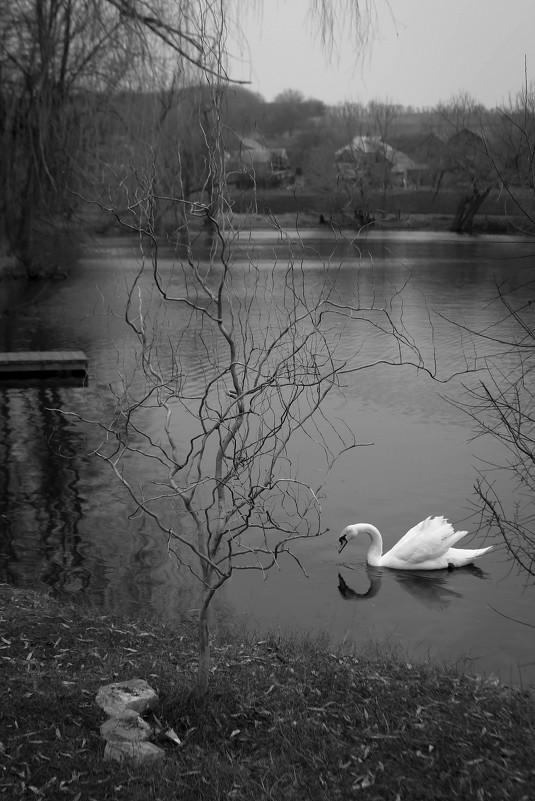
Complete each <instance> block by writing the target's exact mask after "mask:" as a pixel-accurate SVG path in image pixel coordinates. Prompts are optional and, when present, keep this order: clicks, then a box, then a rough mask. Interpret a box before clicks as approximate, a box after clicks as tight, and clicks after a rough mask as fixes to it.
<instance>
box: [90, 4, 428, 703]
mask: <svg viewBox="0 0 535 801" xmlns="http://www.w3.org/2000/svg"><path fill="white" fill-rule="evenodd" d="M112 5H113V6H114V7H119V6H121V8H122V10H123V12H124V14H125V15H127V16H128V13H130V12H129V9H128V8H123V6H124V5H125V4H124V3H116V2H113V3H112ZM348 5H352V6H354V10H356V11H358V9H359V4H358V3H353V4H348ZM130 6H132V7H131V9H130V11H131V18H132V19H133V20H134V22H135V23H136V24H137V23H141V22H143V24H146V25H148V26H149V28H150V30H151V31H152V32H153V34H154V35H157V36H158V37H160V38H162V37H163V38H166V37H171V38H172V37H173V36H178V35H179V33H178V32H177V31H178V29H175V28H173V30H169V28H168V27H166V26H165V25H162V24H161V18H158V19H159V20H160V22H157V23H156V22H154V21H153V19H152V16H151V17H150V19H149V20H148V21H147V19H146V18H145V16H146V14H145V11H144V12H143V14H144V16H143V19H141V18H140V14H141V11H140V8H141V5H136V4H129V7H130ZM210 7H211V8H212V6H210ZM143 8H144V9H145V6H143ZM218 8H219V6H218ZM132 15H133V16H132ZM212 23H213V27H212V26H211V27H210V29H209V31H208V34H207V39H208V44H209V46H208V47H207V48H206V50H205V51H203V53H204V56H206V60H205V61H204V62H203V73H204V78H205V82H206V86H205V87H203V91H204V93H205V96H207V97H209V98H210V102H209V104H208V106H207V107H203V111H202V113H199V114H198V122H199V130H200V131H201V132H202V136H203V139H204V142H205V145H206V146H205V148H204V150H203V155H202V158H203V159H204V161H205V164H204V171H203V173H202V187H201V192H200V193H199V197H198V198H196V199H194V200H193V199H191V198H190V197H189V196H188V193H187V192H185V191H184V186H183V181H179V182H178V183H177V185H175V186H172V185H170V184H168V185H167V187H166V188H167V190H168V191H169V193H170V194H169V195H167V194H163V193H162V192H161V191H160V188H161V187H164V182H163V181H164V179H163V177H162V175H161V172H162V169H165V163H164V162H162V161H161V160H160V159H159V155H158V153H156V152H155V153H154V154H153V155H151V158H150V159H148V160H146V162H145V164H144V165H143V164H142V163H141V161H138V162H137V163H136V164H135V165H134V169H133V174H134V175H135V178H136V185H135V186H134V187H130V186H126V185H124V187H125V189H126V201H125V203H124V204H123V208H124V210H125V213H124V214H121V213H120V211H118V209H117V207H116V206H114V205H113V204H111V205H108V207H107V208H106V210H107V211H108V212H109V213H110V214H111V215H113V216H114V217H116V218H117V219H119V220H120V221H121V223H122V224H123V225H125V226H126V227H127V228H129V229H130V230H131V231H132V232H133V233H135V234H136V235H137V236H138V237H139V240H140V242H141V260H140V267H139V271H138V274H137V276H136V279H135V281H134V283H133V284H132V286H130V287H129V291H128V302H127V304H126V308H125V312H124V317H125V322H126V324H127V325H128V326H129V328H130V330H131V332H132V333H133V336H134V342H135V347H136V368H135V370H136V372H137V374H138V375H139V376H140V378H139V380H137V381H135V380H134V378H133V376H131V375H123V376H122V379H123V385H124V391H122V392H120V393H118V395H117V398H116V399H117V414H116V416H114V418H113V419H111V420H108V421H105V420H98V421H95V422H94V425H95V426H96V429H97V431H98V432H99V436H100V439H99V442H98V443H97V444H96V445H95V448H94V450H93V453H94V454H95V455H96V456H97V457H99V458H100V459H102V460H104V461H105V462H106V463H107V464H108V465H109V466H110V467H111V469H112V471H113V473H114V475H115V476H116V478H117V480H118V481H119V482H121V483H122V485H123V486H124V487H125V488H126V490H127V491H128V493H129V495H130V498H131V501H132V504H133V507H132V514H133V515H145V516H146V517H147V518H148V519H150V520H152V521H153V524H154V525H155V526H156V527H157V529H159V530H160V531H161V532H162V534H163V535H164V536H165V537H166V539H167V543H168V547H169V550H170V551H171V552H172V553H173V555H174V557H175V558H176V559H177V561H178V562H179V563H180V564H181V565H184V566H185V567H186V568H187V569H188V570H190V571H191V573H192V575H193V576H194V577H195V579H196V580H197V582H198V586H199V594H200V599H199V610H198V633H199V640H198V641H199V663H198V674H197V686H196V691H197V693H198V694H199V695H204V694H205V693H206V691H207V688H208V680H209V669H210V608H211V603H212V601H213V599H214V597H215V596H216V595H217V593H218V592H219V590H220V589H221V588H222V587H223V586H224V585H225V583H226V582H227V581H228V580H229V579H230V578H231V576H232V575H233V573H234V571H239V570H245V569H248V570H250V569H253V570H257V571H260V572H262V573H263V572H265V571H266V570H268V569H270V568H271V567H272V566H273V565H276V564H277V561H278V559H279V558H280V556H281V555H282V554H285V553H286V554H292V549H291V545H292V543H294V542H295V541H296V540H298V539H301V538H304V537H312V536H317V535H319V534H321V533H322V532H323V531H324V527H323V524H322V521H321V505H320V500H321V492H322V486H323V484H324V481H325V476H326V475H327V474H328V471H329V468H330V466H331V465H332V463H333V462H334V460H335V459H336V458H337V456H338V455H339V453H340V452H343V451H344V450H347V449H350V448H353V447H355V446H356V445H357V443H356V441H355V439H354V437H353V435H352V433H351V432H350V431H348V430H347V428H345V427H343V426H342V424H341V423H337V422H336V421H333V420H331V419H327V417H326V415H325V411H324V404H325V400H326V398H327V396H328V395H329V394H330V393H332V392H333V391H336V390H337V389H338V387H339V384H340V380H341V377H342V376H343V375H344V373H345V372H346V371H347V370H350V369H364V368H365V367H366V366H369V364H370V362H367V361H365V360H363V361H362V362H361V361H359V359H362V358H363V357H362V353H361V350H360V348H356V350H357V351H358V355H357V357H356V360H355V363H354V364H351V365H349V364H347V363H346V362H345V361H344V360H343V359H342V358H341V357H339V356H338V354H337V345H338V342H339V339H340V336H341V332H342V330H343V326H344V325H349V326H357V332H356V336H359V333H358V329H359V326H363V327H364V328H366V329H368V330H369V331H370V332H371V333H375V334H377V335H378V336H380V337H381V338H382V340H381V341H382V342H383V344H384V351H383V356H382V357H381V360H386V361H389V363H390V362H391V363H393V364H405V363H407V362H409V361H410V362H412V363H414V364H415V365H416V366H418V367H420V366H421V365H422V361H421V358H420V354H419V352H418V349H417V347H416V345H415V343H414V342H413V341H412V340H411V338H410V337H409V336H408V335H407V332H406V331H405V329H404V325H403V308H402V302H401V293H400V294H395V295H394V298H393V299H392V302H391V303H390V304H385V305H379V304H378V303H377V302H376V301H375V299H374V298H372V299H371V300H370V302H369V303H368V304H365V303H362V304H361V303H360V302H359V299H358V296H356V297H355V302H354V303H353V304H351V303H348V302H347V298H344V299H341V298H340V297H339V296H338V294H337V290H336V282H335V280H334V279H335V277H334V276H333V274H332V272H331V274H329V273H328V271H327V270H326V272H325V275H324V280H323V282H321V281H320V282H316V283H315V284H314V285H313V286H311V285H310V284H309V283H308V282H307V280H306V267H305V263H304V261H303V258H302V253H303V248H302V243H301V242H300V241H299V240H297V242H294V241H292V240H291V239H290V238H288V237H287V235H286V234H285V232H284V231H283V230H282V229H280V228H278V226H277V224H276V221H275V220H273V221H272V222H273V225H274V227H275V228H276V229H277V230H278V232H279V235H280V238H281V241H286V246H287V252H286V255H285V257H284V259H280V258H278V259H276V260H275V261H274V263H273V264H271V265H270V266H266V265H265V264H263V263H259V261H258V258H257V256H256V254H255V252H254V246H253V245H254V243H253V242H252V237H251V235H250V234H249V235H245V240H246V241H247V242H248V243H249V246H248V247H247V248H246V249H245V250H244V251H242V252H241V253H240V251H239V249H238V244H239V240H240V239H241V241H243V239H244V232H243V231H242V232H239V231H238V230H237V229H236V228H235V227H234V225H233V223H232V214H231V212H230V206H229V202H228V197H227V192H226V154H225V146H224V143H225V136H224V133H225V130H224V123H223V115H222V99H223V95H224V93H223V91H222V86H224V83H225V78H226V70H225V36H226V19H225V17H224V15H220V16H219V18H217V19H216V18H214V19H213V20H212ZM154 26H156V27H154ZM201 33H202V31H201ZM190 44H191V43H190ZM180 46H182V44H180ZM191 46H193V45H191ZM175 49H176V50H177V51H178V50H179V47H178V45H176V47H175ZM206 54H208V55H206ZM206 93H207V94H206ZM138 158H139V157H138ZM176 158H177V161H178V163H179V164H180V162H181V161H182V160H183V159H184V150H183V149H181V143H180V137H179V140H178V141H177V144H176ZM182 174H183V173H182ZM164 202H165V203H168V204H169V203H170V204H171V205H173V206H174V207H176V208H178V209H179V210H180V211H179V216H180V217H181V218H182V219H183V220H184V226H187V228H188V229H189V231H190V235H189V236H188V237H187V238H186V245H185V249H184V248H183V249H180V250H177V253H176V255H175V263H174V265H173V267H172V269H171V271H169V269H168V267H166V265H165V263H163V262H162V260H161V259H160V257H159V242H158V238H157V236H156V222H157V217H158V213H159V211H158V209H159V204H161V203H164ZM97 205H99V206H100V207H103V204H102V203H101V202H99V203H98V204H97ZM206 223H208V225H205V224H206ZM203 230H204V231H207V234H206V236H205V237H204V239H205V240H206V238H207V241H205V245H206V248H205V250H204V251H203V252H202V256H199V254H198V252H197V250H196V244H195V238H196V237H199V236H200V237H201V238H203V237H202V231H203ZM362 340H363V342H362V343H361V344H362V346H364V341H365V340H366V337H365V335H364V333H362ZM149 414H150V416H151V420H150V424H149V422H148V420H147V416H148V415H149ZM86 422H87V421H86ZM155 426H156V428H155ZM303 442H305V443H307V447H310V446H313V447H314V448H315V450H316V453H317V455H318V460H319V462H320V463H321V469H320V470H319V474H320V475H321V478H319V479H318V478H317V477H316V476H315V475H314V476H313V475H311V474H310V473H307V472H306V470H305V471H304V474H303V469H302V467H301V465H300V462H299V459H298V458H297V452H298V448H299V445H300V444H301V443H303ZM296 448H297V450H296ZM138 462H141V464H142V465H143V469H142V471H141V474H143V475H146V476H147V479H146V481H145V483H143V484H142V485H140V484H139V483H138V482H137V481H136V480H135V479H134V476H135V475H136V474H137V475H139V474H140V473H139V472H138V471H136V470H135V469H134V466H135V465H136V463H138ZM292 555H293V556H294V558H295V559H296V560H297V561H298V563H299V560H298V557H297V556H296V555H295V554H292Z"/></svg>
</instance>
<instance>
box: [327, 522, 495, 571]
mask: <svg viewBox="0 0 535 801" xmlns="http://www.w3.org/2000/svg"><path fill="white" fill-rule="evenodd" d="M359 534H369V536H370V538H371V544H370V547H369V549H368V554H367V556H366V561H367V562H368V564H369V565H372V566H373V567H391V568H394V569H395V570H441V569H444V568H448V569H449V570H451V569H453V568H454V567H462V566H463V565H468V564H470V563H471V562H473V561H474V559H477V558H478V557H479V556H483V554H484V553H487V551H490V550H491V549H492V545H489V546H488V547H487V548H475V549H472V550H469V549H468V548H452V547H451V546H452V545H453V544H454V543H456V542H457V541H458V540H460V539H462V538H463V537H464V536H466V534H468V532H467V531H454V530H453V526H452V525H451V524H450V523H448V521H447V520H446V518H445V517H427V518H426V519H425V520H422V522H421V523H418V525H416V526H414V527H413V528H411V529H410V530H409V531H407V533H406V534H405V536H403V537H402V538H401V539H400V541H399V542H397V543H396V544H395V545H394V546H393V547H392V548H391V549H390V550H389V551H387V553H385V554H383V538H382V537H381V534H380V532H379V530H378V529H377V528H375V526H372V525H370V523H355V524H354V525H352V526H346V527H345V529H344V530H343V531H342V535H341V536H340V538H339V540H338V541H339V543H340V547H339V548H338V553H341V552H342V551H343V549H344V548H345V547H346V545H347V543H348V542H349V541H350V540H353V539H355V537H358V536H359Z"/></svg>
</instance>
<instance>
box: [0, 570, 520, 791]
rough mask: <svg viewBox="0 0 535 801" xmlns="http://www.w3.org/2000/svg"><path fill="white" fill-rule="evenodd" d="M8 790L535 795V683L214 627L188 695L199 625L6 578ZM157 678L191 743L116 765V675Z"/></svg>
mask: <svg viewBox="0 0 535 801" xmlns="http://www.w3.org/2000/svg"><path fill="white" fill-rule="evenodd" d="M0 637H1V639H0V661H1V665H2V672H3V681H2V683H1V693H2V699H1V710H2V713H1V724H0V740H1V745H0V764H1V766H2V773H1V774H0V799H1V798H6V799H10V801H11V799H13V801H14V800H15V799H26V798H33V799H37V801H40V799H66V801H93V800H94V801H101V800H103V799H114V801H115V800H117V801H120V800H121V799H125V800H126V799H128V801H141V799H143V801H148V800H149V799H150V800H151V801H156V800H160V799H161V800H162V801H164V800H165V801H168V800H170V799H176V800H177V801H178V800H179V799H180V801H190V799H191V801H193V799H195V800H196V801H209V800H211V799H214V800H215V799H237V800H238V801H240V800H242V799H243V801H245V800H247V801H251V799H255V801H261V800H263V799H281V800H282V799H302V800H303V801H305V800H306V801H311V800H313V801H316V799H329V801H332V799H337V798H340V799H352V798H358V799H365V801H368V800H369V801H371V800H372V799H391V800H392V801H396V799H397V800H398V801H409V800H410V801H417V800H418V799H431V798H432V799H452V798H463V799H476V801H487V799H500V801H504V800H505V799H515V800H516V799H518V800H520V799H525V801H528V800H529V801H531V799H533V798H534V797H535V761H534V758H533V755H534V745H535V742H534V721H535V705H534V703H533V702H534V698H533V696H532V695H530V694H529V693H527V692H525V691H521V690H516V689H510V688H507V687H504V686H501V685H497V684H495V683H492V682H487V681H485V680H483V679H478V678H474V677H468V676H465V675H463V674H461V673H459V672H458V671H456V670H455V669H453V668H444V667H439V666H436V665H435V666H433V665H430V664H424V665H420V664H408V663H407V662H406V661H404V660H397V661H396V660H394V659H392V658H387V657H382V656H380V655H377V656H374V657H363V658H361V657H356V656H350V655H343V654H341V653H336V652H334V651H329V650H328V649H326V648H325V647H321V646H320V645H318V644H313V643H310V642H307V641H300V642H296V641H291V640H281V639H278V638H268V639H266V640H264V641H261V642H258V641H249V642H247V641H245V640H243V638H236V637H232V638H231V639H232V641H229V638H227V639H225V638H223V637H222V638H221V639H216V640H215V642H214V647H213V674H212V682H211V690H210V695H209V697H208V698H207V699H206V700H205V701H203V702H198V701H195V700H194V699H193V698H192V697H191V695H190V694H189V688H190V687H191V686H192V682H193V676H194V672H195V660H196V656H195V640H194V631H192V629H191V626H190V625H188V624H186V623H184V624H183V625H182V624H181V625H180V626H177V627H176V628H169V627H165V626H162V625H161V624H159V623H155V622H152V623H148V622H146V621H145V622H143V621H141V622H140V621H127V620H123V619H120V618H117V617H114V616H113V615H105V614H102V612H101V611H95V610H87V609H80V608H76V607H66V606H62V605H59V604H58V603H57V602H55V601H54V600H53V599H51V598H49V597H47V596H43V595H39V594H37V593H34V592H31V591H26V590H17V589H14V588H12V587H9V586H7V585H0ZM133 677H140V678H144V679H146V680H147V681H148V682H149V683H150V684H151V685H152V686H153V687H154V688H155V689H156V690H157V691H158V693H159V694H160V701H161V703H160V709H159V710H158V712H157V715H158V718H159V719H160V720H161V721H163V722H165V723H166V724H167V725H169V726H171V727H173V728H174V730H175V732H176V733H177V735H178V736H179V738H180V739H181V741H182V745H180V746H176V745H174V744H172V743H171V742H170V741H166V742H165V743H163V742H160V743H158V744H159V745H160V746H162V747H164V748H165V749H166V751H167V759H166V761H165V763H164V766H163V767H161V766H158V767H157V768H153V767H136V766H133V765H128V764H124V765H118V764H117V763H105V762H103V760H102V754H103V750H104V743H103V741H102V740H101V738H100V736H99V731H98V730H99V726H100V724H101V723H102V722H103V720H104V718H105V716H104V714H103V713H102V711H101V710H100V709H99V708H98V707H97V706H96V705H95V703H94V699H95V695H96V692H97V690H98V688H99V686H101V685H102V684H105V683H108V682H110V681H115V680H125V679H130V678H133Z"/></svg>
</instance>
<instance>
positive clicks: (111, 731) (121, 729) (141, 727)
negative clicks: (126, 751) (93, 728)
mask: <svg viewBox="0 0 535 801" xmlns="http://www.w3.org/2000/svg"><path fill="white" fill-rule="evenodd" d="M100 735H101V737H103V738H104V739H105V740H107V741H108V742H112V741H113V742H116V741H118V740H120V741H123V742H124V741H126V742H134V741H136V742H141V741H143V740H150V738H151V736H152V729H151V727H150V726H149V724H148V723H147V722H146V721H145V720H143V718H140V717H139V715H138V713H137V712H136V711H135V710H133V709H126V710H125V711H124V712H123V714H122V715H119V716H118V717H113V718H108V720H107V721H106V722H105V723H103V724H102V726H101V727H100Z"/></svg>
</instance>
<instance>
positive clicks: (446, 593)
mask: <svg viewBox="0 0 535 801" xmlns="http://www.w3.org/2000/svg"><path fill="white" fill-rule="evenodd" d="M458 571H461V572H463V573H470V574H472V575H473V576H474V577H476V578H480V579H483V578H487V575H486V574H485V573H484V571H483V570H481V568H479V567H476V565H466V566H465V567H460V568H457V571H455V572H458ZM384 575H385V573H384V570H383V569H382V568H380V567H370V566H369V565H367V566H366V576H367V579H368V581H369V587H368V589H367V590H365V591H364V592H360V591H358V590H354V589H353V588H352V587H350V586H349V585H348V584H347V582H346V581H345V579H344V577H343V576H342V574H341V573H338V592H339V593H340V595H341V596H342V598H343V599H344V600H345V601H363V600H366V599H369V598H374V597H375V596H376V595H377V594H378V593H379V590H380V589H381V584H382V581H383V577H384ZM388 578H389V579H393V580H395V581H397V582H398V584H399V586H400V587H401V588H402V589H403V590H405V592H408V593H409V595H411V596H412V597H413V598H415V599H416V600H417V601H419V602H420V603H421V604H423V605H424V606H427V607H430V608H433V609H445V608H446V607H447V606H449V604H451V603H452V601H454V600H455V599H457V598H462V597H463V594H462V593H460V592H457V591H456V590H452V589H451V588H450V587H449V586H448V585H449V583H450V574H449V573H446V571H440V573H439V574H437V573H436V572H432V573H431V572H430V571H426V570H422V571H416V570H396V571H390V570H389V571H388Z"/></svg>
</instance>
